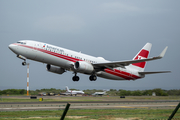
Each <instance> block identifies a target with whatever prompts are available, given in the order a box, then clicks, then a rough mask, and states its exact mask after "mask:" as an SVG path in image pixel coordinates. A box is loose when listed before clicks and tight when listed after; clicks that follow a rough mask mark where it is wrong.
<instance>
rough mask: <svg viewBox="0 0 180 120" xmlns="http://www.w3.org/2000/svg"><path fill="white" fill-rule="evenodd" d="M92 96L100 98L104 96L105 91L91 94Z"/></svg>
mask: <svg viewBox="0 0 180 120" xmlns="http://www.w3.org/2000/svg"><path fill="white" fill-rule="evenodd" d="M92 95H95V96H96V95H100V96H102V95H106V91H104V92H95V93H93V94H92Z"/></svg>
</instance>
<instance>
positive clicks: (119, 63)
mask: <svg viewBox="0 0 180 120" xmlns="http://www.w3.org/2000/svg"><path fill="white" fill-rule="evenodd" d="M167 48H168V47H167V46H166V47H165V49H164V50H163V51H162V52H161V54H160V55H159V56H157V57H151V58H145V59H138V60H125V61H115V62H106V63H95V64H93V66H94V67H95V68H109V69H112V70H113V68H114V67H125V66H128V65H130V64H133V63H140V62H146V61H151V60H157V59H161V58H163V57H164V55H165V53H166V50H167Z"/></svg>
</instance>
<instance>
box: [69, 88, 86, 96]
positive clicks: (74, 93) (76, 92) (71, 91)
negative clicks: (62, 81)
mask: <svg viewBox="0 0 180 120" xmlns="http://www.w3.org/2000/svg"><path fill="white" fill-rule="evenodd" d="M66 93H70V94H71V95H75V96H76V95H77V94H84V92H83V91H76V90H69V88H68V86H66Z"/></svg>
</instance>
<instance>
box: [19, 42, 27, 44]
mask: <svg viewBox="0 0 180 120" xmlns="http://www.w3.org/2000/svg"><path fill="white" fill-rule="evenodd" d="M17 43H19V44H26V43H25V42H17Z"/></svg>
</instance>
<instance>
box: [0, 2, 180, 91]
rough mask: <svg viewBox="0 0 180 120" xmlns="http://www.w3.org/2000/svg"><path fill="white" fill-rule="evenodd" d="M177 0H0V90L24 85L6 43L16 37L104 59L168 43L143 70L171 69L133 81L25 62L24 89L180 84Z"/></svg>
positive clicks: (135, 87)
mask: <svg viewBox="0 0 180 120" xmlns="http://www.w3.org/2000/svg"><path fill="white" fill-rule="evenodd" d="M179 4H180V1H179V0H173V1H169V0H150V1H144V0H136V1H135V0H128V1H125V0H98V1H97V0H90V1H84V0H78V1H74V0H53V1H51V0H38V1H37V0H0V18H1V19H0V61H1V62H0V90H4V89H26V88H27V66H22V65H21V63H22V62H23V61H22V60H21V59H19V58H17V57H16V55H15V54H14V53H13V52H12V51H11V50H10V49H9V48H8V45H9V44H11V43H16V42H17V41H19V40H35V41H40V42H45V43H49V44H52V45H56V46H59V47H63V48H67V49H71V50H74V51H78V52H79V51H81V52H82V53H85V54H89V55H92V56H95V57H103V58H105V59H106V60H110V61H122V60H131V59H132V58H133V57H134V56H135V55H136V54H137V52H138V51H139V50H140V49H141V48H142V47H143V46H144V45H145V44H146V43H147V42H150V43H152V49H151V52H150V55H149V56H150V57H154V56H158V55H159V54H160V53H161V51H162V50H163V49H164V48H165V47H166V46H168V50H167V52H166V54H165V56H164V58H163V59H160V60H155V61H149V62H148V63H147V65H146V69H145V71H163V70H164V71H172V73H165V74H154V75H147V76H146V77H145V78H143V79H138V80H135V81H132V80H131V81H115V80H108V79H104V78H100V77H98V78H97V80H96V81H90V80H89V76H88V75H83V74H78V76H79V77H80V80H79V82H73V81H72V77H73V75H74V74H73V73H72V72H69V71H68V72H66V73H64V74H62V75H59V74H54V73H50V72H48V71H46V64H43V63H40V62H35V61H32V60H27V62H28V63H30V73H29V74H30V75H29V79H30V82H29V86H30V90H36V89H43V88H47V89H48V88H56V89H65V86H68V87H69V88H70V89H71V88H75V89H79V90H86V89H125V90H147V89H155V88H161V89H166V90H169V89H180V75H179V74H180V66H179V65H178V64H179V61H180V54H179V52H180V47H179V44H180V22H179V21H180V7H179Z"/></svg>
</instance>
